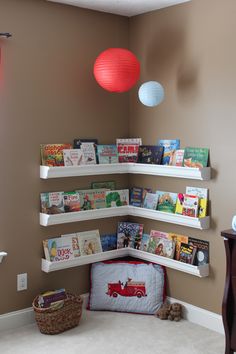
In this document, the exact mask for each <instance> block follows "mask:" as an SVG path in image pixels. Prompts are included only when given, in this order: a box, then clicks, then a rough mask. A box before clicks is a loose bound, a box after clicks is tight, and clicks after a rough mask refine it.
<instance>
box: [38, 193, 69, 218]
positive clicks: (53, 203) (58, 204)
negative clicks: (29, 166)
mask: <svg viewBox="0 0 236 354" xmlns="http://www.w3.org/2000/svg"><path fill="white" fill-rule="evenodd" d="M63 194H64V192H49V193H41V194H40V200H41V213H44V214H61V213H64V212H65V208H64V199H63Z"/></svg>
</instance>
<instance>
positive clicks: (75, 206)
mask: <svg viewBox="0 0 236 354" xmlns="http://www.w3.org/2000/svg"><path fill="white" fill-rule="evenodd" d="M63 201H64V209H65V213H71V212H74V211H80V199H79V193H78V192H64V193H63Z"/></svg>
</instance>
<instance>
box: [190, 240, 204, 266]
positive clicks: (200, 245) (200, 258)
mask: <svg viewBox="0 0 236 354" xmlns="http://www.w3.org/2000/svg"><path fill="white" fill-rule="evenodd" d="M188 242H189V244H190V245H192V246H194V247H196V249H197V251H196V257H195V260H194V263H193V264H194V265H196V266H200V265H205V264H209V242H208V241H204V240H198V239H196V238H192V237H189V239H188Z"/></svg>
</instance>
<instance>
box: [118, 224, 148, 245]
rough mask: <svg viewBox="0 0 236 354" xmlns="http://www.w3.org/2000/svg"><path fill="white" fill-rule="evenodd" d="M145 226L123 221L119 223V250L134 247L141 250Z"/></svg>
mask: <svg viewBox="0 0 236 354" xmlns="http://www.w3.org/2000/svg"><path fill="white" fill-rule="evenodd" d="M142 234H143V224H138V223H132V222H128V221H127V222H126V221H121V222H118V229H117V248H126V247H132V248H135V249H140V247H141V239H142Z"/></svg>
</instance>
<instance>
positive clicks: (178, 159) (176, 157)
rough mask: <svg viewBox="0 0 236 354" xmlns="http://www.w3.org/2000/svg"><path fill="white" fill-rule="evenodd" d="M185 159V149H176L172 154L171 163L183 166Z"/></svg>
mask: <svg viewBox="0 0 236 354" xmlns="http://www.w3.org/2000/svg"><path fill="white" fill-rule="evenodd" d="M183 160H184V149H178V150H175V151H174V153H173V155H172V158H171V161H170V165H172V166H183Z"/></svg>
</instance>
